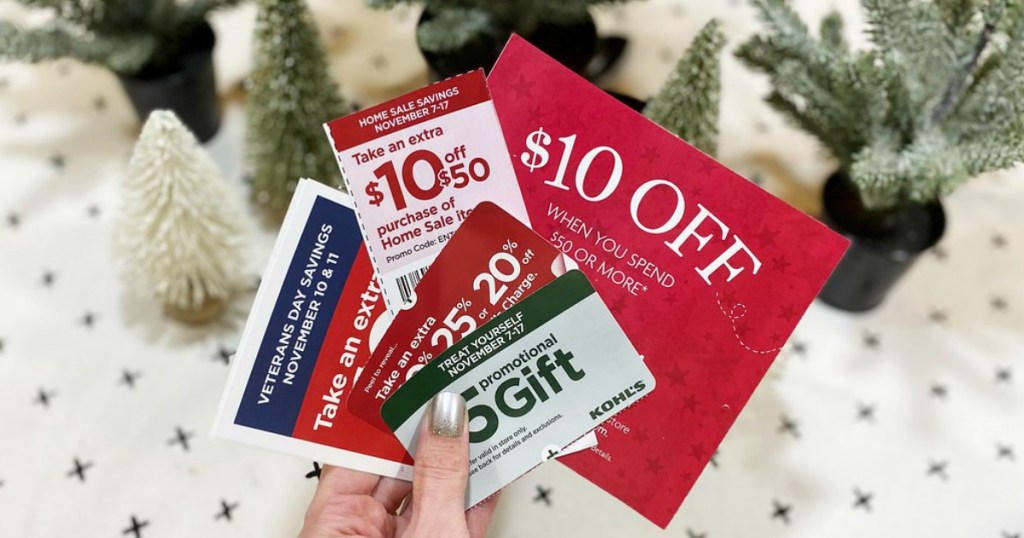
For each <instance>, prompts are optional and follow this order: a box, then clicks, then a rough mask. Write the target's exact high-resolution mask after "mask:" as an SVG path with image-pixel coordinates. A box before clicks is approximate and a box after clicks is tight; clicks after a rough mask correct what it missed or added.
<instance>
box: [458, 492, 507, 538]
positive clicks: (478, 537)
mask: <svg viewBox="0 0 1024 538" xmlns="http://www.w3.org/2000/svg"><path fill="white" fill-rule="evenodd" d="M499 495H501V492H500V491H499V492H498V493H495V494H494V495H491V496H490V497H488V498H487V499H486V500H485V501H483V502H481V503H480V504H478V505H476V506H474V507H473V508H470V509H469V511H468V512H466V526H467V527H469V535H470V537H471V538H484V536H485V535H486V534H487V527H488V526H490V524H491V518H492V517H493V516H494V509H495V508H497V507H498V496H499Z"/></svg>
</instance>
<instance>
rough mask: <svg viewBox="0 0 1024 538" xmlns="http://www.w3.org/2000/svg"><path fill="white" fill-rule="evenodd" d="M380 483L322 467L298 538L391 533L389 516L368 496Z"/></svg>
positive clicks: (368, 476) (370, 477)
mask: <svg viewBox="0 0 1024 538" xmlns="http://www.w3.org/2000/svg"><path fill="white" fill-rule="evenodd" d="M379 481H380V477H378V476H377V475H372V474H368V473H364V472H360V471H354V470H352V469H344V468H341V467H333V466H330V465H325V466H324V467H323V469H322V470H321V471H320V483H319V484H317V488H316V493H314V494H313V500H312V501H310V503H309V508H308V509H307V510H306V518H305V521H304V523H303V528H302V532H301V533H300V534H299V536H300V538H321V537H336V536H349V535H358V536H363V535H370V534H371V533H376V530H380V529H383V530H393V529H394V521H392V520H391V516H390V514H389V513H388V512H387V510H386V509H385V508H384V507H383V506H382V505H381V503H379V502H377V501H376V500H374V499H373V498H371V497H370V493H371V492H372V491H373V490H374V488H375V486H376V485H377V483H378V482H379ZM378 534H379V533H378Z"/></svg>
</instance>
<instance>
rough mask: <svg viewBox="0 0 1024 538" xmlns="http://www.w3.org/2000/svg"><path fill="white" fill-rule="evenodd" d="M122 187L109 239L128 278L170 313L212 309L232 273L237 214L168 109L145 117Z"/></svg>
mask: <svg viewBox="0 0 1024 538" xmlns="http://www.w3.org/2000/svg"><path fill="white" fill-rule="evenodd" d="M123 191H124V192H123V208H122V211H121V215H120V217H119V222H118V223H117V225H116V226H115V237H114V239H115V247H116V249H117V252H118V254H119V255H120V257H121V259H122V262H123V268H124V273H125V276H126V278H127V279H128V280H129V283H130V284H132V285H133V286H134V287H136V288H138V290H139V291H141V292H143V293H145V294H147V295H149V296H152V297H154V298H155V299H156V300H157V301H158V302H159V303H160V304H161V305H163V306H164V308H165V310H166V311H167V313H168V314H169V315H171V316H172V317H175V318H177V319H180V320H183V321H191V322H199V321H204V320H205V319H208V318H210V317H212V316H214V315H216V314H218V313H219V312H220V310H221V308H222V306H223V304H224V302H225V300H226V299H228V297H229V296H230V294H231V292H232V291H233V290H234V289H236V288H237V285H238V283H239V280H240V267H241V265H242V248H241V247H242V245H241V242H240V239H241V235H242V226H241V219H242V215H241V212H240V210H239V207H238V202H237V201H236V199H235V196H234V193H232V192H231V191H230V189H229V188H228V186H227V185H226V184H225V183H224V181H223V178H222V177H221V173H220V170H219V169H218V168H217V166H216V164H215V163H214V162H213V160H212V159H211V158H210V156H209V155H207V153H206V152H205V151H204V150H203V149H202V148H200V147H199V144H198V142H197V141H196V138H195V136H194V135H193V134H192V133H191V132H190V131H189V130H188V129H187V128H185V126H184V125H182V123H181V121H179V120H178V118H177V116H175V115H174V113H172V112H169V111H164V110H158V111H156V112H153V113H152V114H151V115H150V116H149V119H148V120H147V121H146V124H145V126H143V128H142V134H141V135H140V136H139V141H138V142H137V143H136V145H135V150H134V153H133V154H132V157H131V161H130V162H129V164H128V178H127V180H126V181H125V184H124V189H123Z"/></svg>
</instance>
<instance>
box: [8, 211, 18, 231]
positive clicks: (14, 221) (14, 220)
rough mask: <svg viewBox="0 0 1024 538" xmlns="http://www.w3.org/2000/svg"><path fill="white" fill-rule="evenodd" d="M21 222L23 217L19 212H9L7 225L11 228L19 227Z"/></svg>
mask: <svg viewBox="0 0 1024 538" xmlns="http://www.w3.org/2000/svg"><path fill="white" fill-rule="evenodd" d="M20 224H21V217H19V216H18V214H17V213H8V214H7V225H8V226H10V227H11V228H17V227H18V226H19V225H20Z"/></svg>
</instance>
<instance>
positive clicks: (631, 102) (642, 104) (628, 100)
mask: <svg viewBox="0 0 1024 538" xmlns="http://www.w3.org/2000/svg"><path fill="white" fill-rule="evenodd" d="M604 92H605V93H607V94H608V95H610V96H612V97H614V98H616V99H618V101H619V102H620V103H622V104H624V105H626V106H628V107H629V108H632V109H633V110H635V111H637V112H639V113H641V114H643V112H644V108H647V101H641V100H640V99H637V98H636V97H633V96H632V95H626V94H624V93H619V92H616V91H612V90H605V91H604Z"/></svg>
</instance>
